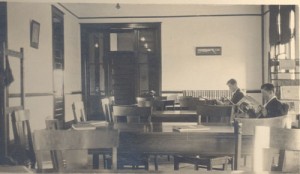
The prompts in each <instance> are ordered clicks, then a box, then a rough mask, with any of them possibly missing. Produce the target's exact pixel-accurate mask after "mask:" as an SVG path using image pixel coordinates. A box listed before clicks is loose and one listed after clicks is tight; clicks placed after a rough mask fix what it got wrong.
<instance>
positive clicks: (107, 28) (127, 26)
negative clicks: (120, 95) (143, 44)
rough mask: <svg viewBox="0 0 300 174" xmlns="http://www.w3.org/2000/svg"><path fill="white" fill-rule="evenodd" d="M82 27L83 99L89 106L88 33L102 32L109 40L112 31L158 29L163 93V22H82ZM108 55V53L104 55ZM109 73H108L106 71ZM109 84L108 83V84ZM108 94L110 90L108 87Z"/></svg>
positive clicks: (160, 77)
mask: <svg viewBox="0 0 300 174" xmlns="http://www.w3.org/2000/svg"><path fill="white" fill-rule="evenodd" d="M80 28H81V65H82V67H81V71H82V72H81V74H82V99H83V101H84V102H85V104H86V106H87V101H88V94H89V77H88V73H89V68H88V63H87V60H88V58H89V56H90V55H89V52H88V50H89V48H88V45H89V42H88V35H89V33H95V32H102V33H105V34H104V39H106V40H107V41H109V33H111V32H122V31H126V30H127V31H128V30H137V29H156V31H157V41H158V42H157V45H156V50H157V52H156V56H157V57H159V60H160V61H159V65H158V67H159V68H158V69H157V71H158V74H159V79H158V81H159V87H158V88H159V89H158V91H157V92H158V94H159V95H160V94H161V89H162V87H161V85H162V71H161V70H162V66H161V23H101V24H100V23H82V24H80ZM104 49H105V50H106V51H105V52H108V51H109V47H106V48H104ZM104 57H107V55H104ZM106 74H108V73H106ZM106 86H107V85H106ZM106 94H108V91H107V89H106Z"/></svg>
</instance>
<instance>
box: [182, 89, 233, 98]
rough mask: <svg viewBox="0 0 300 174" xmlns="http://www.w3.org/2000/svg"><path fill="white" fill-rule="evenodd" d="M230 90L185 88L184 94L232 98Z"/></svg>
mask: <svg viewBox="0 0 300 174" xmlns="http://www.w3.org/2000/svg"><path fill="white" fill-rule="evenodd" d="M231 95H232V92H230V91H229V90H184V91H183V96H192V97H203V98H207V99H220V98H221V97H227V98H231Z"/></svg>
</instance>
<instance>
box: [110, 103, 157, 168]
mask: <svg viewBox="0 0 300 174" xmlns="http://www.w3.org/2000/svg"><path fill="white" fill-rule="evenodd" d="M151 112H152V108H151V107H137V106H113V115H114V121H115V122H114V123H115V124H119V123H120V122H123V123H127V124H134V123H145V124H149V123H150V120H151V117H150V116H151ZM124 118H125V119H124ZM123 127H124V126H123ZM132 128H134V129H132V130H128V129H127V130H126V131H133V132H135V131H140V130H141V129H140V127H135V126H132ZM143 128H144V127H143ZM118 160H119V166H118V168H124V167H125V166H126V165H130V166H131V167H132V168H133V169H136V168H139V166H144V169H146V170H148V169H149V156H148V155H144V154H140V153H138V154H135V153H126V152H122V154H120V156H119V157H118Z"/></svg>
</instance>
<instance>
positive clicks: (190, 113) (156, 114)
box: [152, 110, 197, 117]
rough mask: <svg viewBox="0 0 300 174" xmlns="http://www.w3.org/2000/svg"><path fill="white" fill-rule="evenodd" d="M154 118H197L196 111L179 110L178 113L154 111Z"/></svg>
mask: <svg viewBox="0 0 300 174" xmlns="http://www.w3.org/2000/svg"><path fill="white" fill-rule="evenodd" d="M152 116H154V117H159V116H197V111H195V110H178V111H154V112H153V113H152Z"/></svg>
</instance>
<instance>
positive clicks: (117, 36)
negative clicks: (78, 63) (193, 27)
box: [81, 23, 161, 119]
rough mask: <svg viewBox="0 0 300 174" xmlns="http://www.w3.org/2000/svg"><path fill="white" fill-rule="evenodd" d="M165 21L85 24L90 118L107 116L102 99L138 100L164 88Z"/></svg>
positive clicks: (84, 81) (85, 79)
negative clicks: (163, 39) (162, 65)
mask: <svg viewBox="0 0 300 174" xmlns="http://www.w3.org/2000/svg"><path fill="white" fill-rule="evenodd" d="M160 32H161V24H160V23H135V24H132V23H117V24H81V48H82V90H83V100H84V102H85V106H86V108H87V109H86V110H87V117H88V119H104V118H101V117H99V115H101V107H100V106H101V104H100V99H101V98H104V97H110V96H114V98H115V104H117V105H129V104H134V103H135V97H137V96H140V95H141V94H143V93H145V92H147V91H150V90H154V91H156V92H157V93H158V94H160V92H161V33H160Z"/></svg>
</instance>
